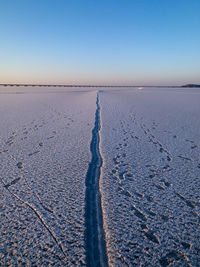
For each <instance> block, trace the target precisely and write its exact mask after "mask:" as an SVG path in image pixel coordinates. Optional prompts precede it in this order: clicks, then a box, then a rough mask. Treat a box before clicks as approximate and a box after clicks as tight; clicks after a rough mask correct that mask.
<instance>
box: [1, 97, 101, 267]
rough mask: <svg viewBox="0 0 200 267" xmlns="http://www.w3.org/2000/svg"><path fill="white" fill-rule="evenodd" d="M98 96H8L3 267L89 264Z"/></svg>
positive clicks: (4, 131)
mask: <svg viewBox="0 0 200 267" xmlns="http://www.w3.org/2000/svg"><path fill="white" fill-rule="evenodd" d="M95 111H96V92H67V93H58V94H56V93H51V94H50V93H45V94H43V93H41V94H35V93H33V94H32V93H30V92H29V93H27V94H1V95H0V118H1V120H0V121H1V124H0V136H1V145H0V158H1V161H0V169H1V174H0V177H1V186H0V205H1V206H0V221H1V223H0V266H4V265H6V266H8V265H13V266H15V265H16V266H22V265H23V264H24V266H29V265H31V266H47V265H48V264H49V265H50V266H51V265H54V266H68V265H74V266H80V265H84V264H85V255H86V252H85V241H84V231H85V219H84V209H85V177H86V173H87V169H88V165H89V162H90V159H91V153H90V142H91V137H92V134H91V132H92V128H93V126H94V119H95V117H94V114H95Z"/></svg>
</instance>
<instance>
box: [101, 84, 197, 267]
mask: <svg viewBox="0 0 200 267" xmlns="http://www.w3.org/2000/svg"><path fill="white" fill-rule="evenodd" d="M100 105H101V115H102V118H101V120H102V123H101V125H102V128H101V134H102V140H101V150H102V154H103V161H104V163H103V174H102V178H101V192H102V194H103V209H104V220H105V222H104V223H105V228H106V237H107V249H108V257H109V262H110V264H111V265H113V266H135V265H138V266H168V265H170V264H171V265H170V266H198V264H199V262H200V255H199V253H200V241H199V240H200V227H199V223H200V191H199V190H200V115H199V114H200V91H199V90H190V89H185V90H182V89H143V90H136V89H133V90H124V91H122V90H116V91H112V92H106V91H102V92H101V93H100Z"/></svg>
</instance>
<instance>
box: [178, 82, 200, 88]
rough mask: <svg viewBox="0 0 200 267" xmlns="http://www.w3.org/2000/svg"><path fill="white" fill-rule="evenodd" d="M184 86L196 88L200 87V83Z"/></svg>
mask: <svg viewBox="0 0 200 267" xmlns="http://www.w3.org/2000/svg"><path fill="white" fill-rule="evenodd" d="M182 87H196V88H200V84H194V83H191V84H185V85H182Z"/></svg>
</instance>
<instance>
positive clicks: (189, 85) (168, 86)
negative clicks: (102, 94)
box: [0, 83, 200, 88]
mask: <svg viewBox="0 0 200 267" xmlns="http://www.w3.org/2000/svg"><path fill="white" fill-rule="evenodd" d="M0 86H24V87H27V86H29V87H34V86H35V87H36V86H37V87H130V88H131V87H157V88H160V87H163V88H180V87H191V88H193V87H196V88H200V85H199V84H185V85H181V86H177V85H91V84H90V85H89V84H88V85H85V84H13V83H12V84H10V83H9V84H5V83H4V84H0Z"/></svg>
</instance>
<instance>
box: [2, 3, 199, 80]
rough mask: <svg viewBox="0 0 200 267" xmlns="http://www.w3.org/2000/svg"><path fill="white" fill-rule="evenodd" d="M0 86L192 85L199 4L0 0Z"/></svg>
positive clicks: (196, 58) (195, 70) (196, 66)
mask: <svg viewBox="0 0 200 267" xmlns="http://www.w3.org/2000/svg"><path fill="white" fill-rule="evenodd" d="M0 33H1V35H0V36H1V38H0V83H61V84H62V83H65V84H69V83H74V84H135V85H136V84H144V85H148V84H149V85H152V84H155V85H162V84H163V85H166V84H169V85H172V84H175V85H177V84H184V83H200V0H0Z"/></svg>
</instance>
